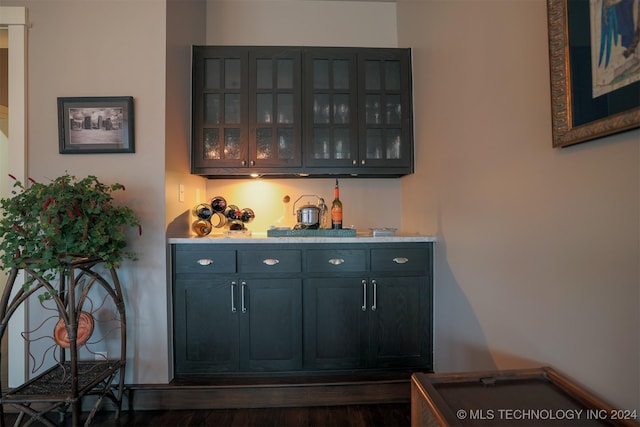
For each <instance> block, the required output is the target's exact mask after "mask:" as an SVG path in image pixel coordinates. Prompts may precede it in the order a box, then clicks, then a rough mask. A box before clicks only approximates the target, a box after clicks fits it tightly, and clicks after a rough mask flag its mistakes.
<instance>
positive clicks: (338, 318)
mask: <svg viewBox="0 0 640 427" xmlns="http://www.w3.org/2000/svg"><path fill="white" fill-rule="evenodd" d="M363 304H364V301H363V285H361V284H360V283H359V280H358V279H356V278H346V279H344V278H342V279H341V278H332V279H321V278H313V279H308V280H306V281H305V284H304V308H305V310H304V323H305V328H304V331H305V338H306V339H305V346H304V356H305V364H304V366H305V368H306V369H312V370H313V369H355V368H366V367H367V365H368V363H367V347H368V341H369V338H368V324H369V319H368V312H367V311H366V310H363Z"/></svg>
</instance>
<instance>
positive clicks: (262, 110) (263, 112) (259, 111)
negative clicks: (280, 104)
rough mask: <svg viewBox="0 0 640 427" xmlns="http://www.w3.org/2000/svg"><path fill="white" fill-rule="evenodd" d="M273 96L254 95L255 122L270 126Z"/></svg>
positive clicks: (266, 94) (268, 94)
mask: <svg viewBox="0 0 640 427" xmlns="http://www.w3.org/2000/svg"><path fill="white" fill-rule="evenodd" d="M272 104H273V96H272V95H271V94H270V93H260V94H258V95H256V122H258V123H260V124H270V123H271V122H272V120H273V119H272V118H273V107H272Z"/></svg>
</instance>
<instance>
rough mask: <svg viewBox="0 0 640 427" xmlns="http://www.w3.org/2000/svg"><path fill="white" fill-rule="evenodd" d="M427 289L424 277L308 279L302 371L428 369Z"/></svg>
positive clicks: (429, 359) (305, 291)
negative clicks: (303, 368) (303, 364)
mask: <svg viewBox="0 0 640 427" xmlns="http://www.w3.org/2000/svg"><path fill="white" fill-rule="evenodd" d="M429 290H430V288H429V287H425V286H424V277H397V278H394V277H382V278H379V279H361V280H360V279H357V278H352V279H319V278H315V279H308V280H307V281H306V282H305V287H304V295H305V299H304V304H305V316H304V322H305V328H304V330H305V337H306V340H305V349H304V353H305V368H307V369H312V370H314V369H356V368H375V369H378V368H411V367H416V368H424V367H429V368H430V363H431V339H430V337H431V333H430V331H429V329H428V327H429V324H430V320H429V313H430V306H429V298H428V292H429Z"/></svg>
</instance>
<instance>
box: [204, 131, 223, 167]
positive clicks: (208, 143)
mask: <svg viewBox="0 0 640 427" xmlns="http://www.w3.org/2000/svg"><path fill="white" fill-rule="evenodd" d="M202 136H203V138H202V141H203V142H202V145H203V147H202V148H203V156H202V157H203V158H204V159H205V160H216V159H220V132H219V130H218V129H203V135H202Z"/></svg>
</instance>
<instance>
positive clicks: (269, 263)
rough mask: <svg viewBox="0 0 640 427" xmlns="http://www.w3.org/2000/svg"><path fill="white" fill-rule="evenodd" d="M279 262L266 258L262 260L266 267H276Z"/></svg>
mask: <svg viewBox="0 0 640 427" xmlns="http://www.w3.org/2000/svg"><path fill="white" fill-rule="evenodd" d="M279 262H280V260H279V259H276V258H267V259H263V260H262V263H263V264H266V265H276V264H278V263H279Z"/></svg>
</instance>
